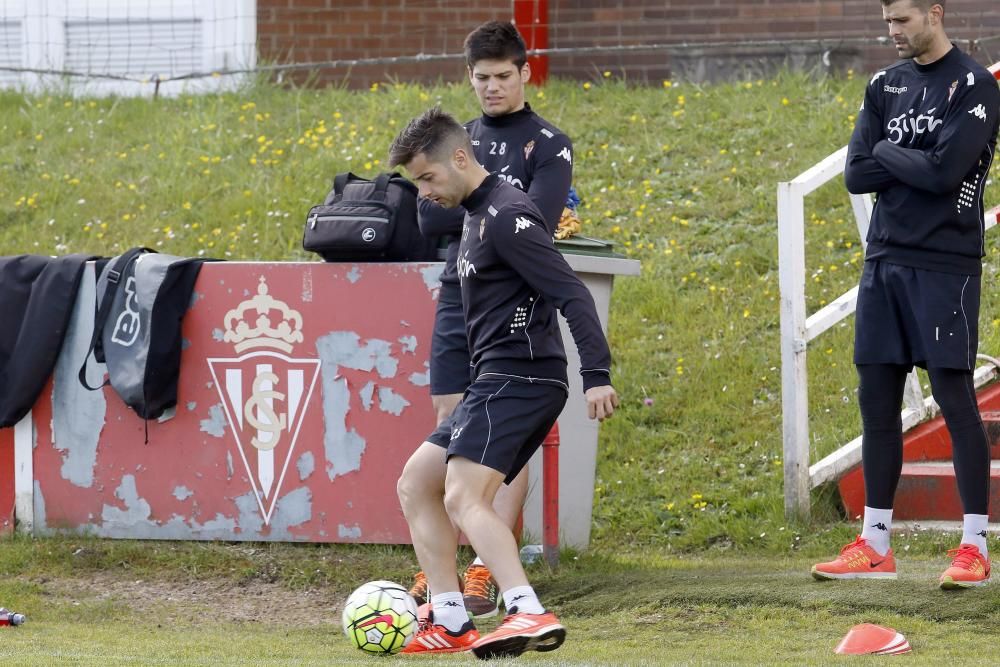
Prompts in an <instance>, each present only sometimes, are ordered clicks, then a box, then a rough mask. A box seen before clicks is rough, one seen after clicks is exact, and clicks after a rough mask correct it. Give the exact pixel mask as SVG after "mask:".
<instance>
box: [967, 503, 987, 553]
mask: <svg viewBox="0 0 1000 667" xmlns="http://www.w3.org/2000/svg"><path fill="white" fill-rule="evenodd" d="M989 521H990V517H989V515H988V514H965V515H963V516H962V544H975V545H976V546H977V547H979V553H981V554H983V557H984V558H985V557H986V555H987V551H986V524H987V523H989Z"/></svg>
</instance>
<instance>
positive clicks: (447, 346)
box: [405, 21, 573, 618]
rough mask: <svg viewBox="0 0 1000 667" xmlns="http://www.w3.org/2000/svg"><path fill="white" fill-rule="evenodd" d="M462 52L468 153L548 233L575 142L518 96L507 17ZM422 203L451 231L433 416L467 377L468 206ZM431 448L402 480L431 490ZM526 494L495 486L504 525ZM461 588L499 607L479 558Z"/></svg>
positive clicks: (440, 418)
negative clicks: (530, 206)
mask: <svg viewBox="0 0 1000 667" xmlns="http://www.w3.org/2000/svg"><path fill="white" fill-rule="evenodd" d="M465 56H466V64H467V65H468V72H469V80H470V81H471V82H472V87H473V89H474V90H475V92H476V96H477V97H478V99H479V104H480V106H481V107H482V110H483V115H482V116H481V117H479V118H476V119H475V120H472V121H470V122H468V123H466V125H465V128H466V130H468V132H469V135H470V136H471V137H472V149H473V151H474V152H475V157H476V159H477V160H478V161H479V163H480V164H481V165H483V166H484V167H485V168H486V169H487V171H489V172H491V173H493V174H496V175H497V176H499V177H500V178H502V179H504V180H505V181H507V182H508V183H510V184H511V185H514V186H515V187H517V188H518V189H520V190H523V191H525V192H526V193H527V194H528V197H530V198H531V200H532V202H534V204H535V206H537V207H538V210H539V211H540V212H541V214H542V217H541V222H542V223H543V224H544V225H545V227H546V229H548V231H549V233H550V234H551V233H553V232H555V229H556V227H557V225H558V224H559V218H560V215H561V214H562V212H563V206H564V204H565V202H566V196H567V193H568V192H569V188H570V182H571V180H572V177H573V153H572V151H573V147H572V145H571V144H570V141H569V138H568V137H567V136H566V135H565V134H563V133H562V132H561V131H560V130H559V129H558V128H557V127H555V126H554V125H552V124H551V123H548V122H546V121H545V119H543V118H541V117H540V116H538V115H537V114H536V113H534V112H533V111H532V110H531V107H530V106H529V105H528V104H527V103H526V102H525V100H524V84H525V82H527V81H528V79H529V78H530V76H531V70H530V67H529V66H528V63H527V50H526V47H525V44H524V40H523V39H521V35H519V34H518V32H517V29H516V28H515V27H514V26H513V25H512V24H511V23H509V22H506V23H504V22H500V21H493V22H490V23H485V24H483V25H481V26H479V27H478V28H476V29H475V30H474V31H472V32H471V33H470V34H469V36H468V37H467V38H466V40H465ZM419 207H420V208H419V222H420V229H421V231H423V232H424V234H426V235H428V236H442V235H443V236H447V237H449V238H450V242H449V245H448V257H447V262H446V263H445V269H444V273H443V274H442V275H441V291H440V293H439V296H438V306H437V312H436V313H435V318H434V336H433V338H432V341H431V362H430V379H431V400H432V401H433V402H434V409H435V412H436V413H437V423H438V424H440V423H442V422H444V421H445V420H446V419H448V417H450V416H451V413H452V412H453V411H454V410H455V406H456V405H458V402H459V401H460V400H461V398H462V393H463V392H465V390H466V388H467V387H468V386H469V383H470V382H471V381H472V380H471V377H470V374H471V372H472V369H471V368H470V366H469V343H468V340H467V339H466V335H465V318H464V316H463V314H462V295H461V292H460V290H459V285H458V273H457V272H456V269H455V264H456V258H457V256H458V243H459V237H460V235H461V233H462V220H463V219H464V217H465V212H464V211H463V210H462V209H461V208H453V209H446V208H444V207H442V206H439V205H438V204H436V203H435V202H433V201H431V200H429V199H426V198H421V199H420V201H419ZM439 444H442V445H447V442H444V443H439ZM435 449H436V448H435ZM438 454H439V452H438V451H434V452H433V454H432V456H430V457H417V458H416V459H414V460H413V461H412V465H411V466H410V467H409V468H407V470H406V474H405V480H406V483H407V484H410V485H412V486H413V487H419V486H424V487H427V488H429V489H433V488H434V487H435V486H437V484H438V483H439V480H441V479H443V478H444V473H445V467H444V460H443V459H442V458H441V457H440V456H438ZM527 493H528V470H527V468H525V469H524V470H523V471H522V472H521V473H520V474H519V475H518V476H517V478H516V479H514V480H513V481H512V482H511V483H510V485H508V486H504V487H503V488H501V489H500V491H499V492H498V493H497V498H496V500H495V502H494V507H495V508H496V510H497V513H498V514H500V516H501V518H502V519H503V520H504V523H505V524H507V526H508V527H509V528H511V529H513V528H514V526H515V524H516V523H517V520H518V518H519V516H520V514H521V508H522V507H523V505H524V499H525V496H526V495H527ZM463 591H464V595H463V604H464V605H465V607H466V608H467V609H468V610H469V612H471V613H472V615H473V617H474V618H483V617H488V616H494V615H496V613H497V587H496V582H495V581H494V580H493V578H492V576H491V575H490V571H489V569H488V568H487V567H486V566H485V565H484V564H483V562H482V559H481V558H478V557H477V558H476V559H475V560H474V561H473V562H472V564H471V565H469V567H468V568H467V569H466V570H465V573H464V575H463ZM410 594H411V595H413V597H414V598H415V599H416V600H417V602H418V604H423V603H424V602H425V601H429V599H430V596H429V595H428V591H427V578H426V577H425V576H424V573H423V572H420V573H418V574H417V575H416V578H415V583H414V585H413V587H412V588H411V590H410Z"/></svg>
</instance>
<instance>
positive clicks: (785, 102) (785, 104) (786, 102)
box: [781, 97, 790, 107]
mask: <svg viewBox="0 0 1000 667" xmlns="http://www.w3.org/2000/svg"><path fill="white" fill-rule="evenodd" d="M781 104H782V106H786V107H787V106H788V105H789V104H790V102H789V101H788V98H787V97H782V98H781Z"/></svg>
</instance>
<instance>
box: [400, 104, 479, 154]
mask: <svg viewBox="0 0 1000 667" xmlns="http://www.w3.org/2000/svg"><path fill="white" fill-rule="evenodd" d="M455 148H464V149H466V151H468V153H469V155H470V156H471V155H473V152H472V141H471V140H470V139H469V133H468V132H467V131H466V130H465V128H464V127H462V126H461V125H460V124H459V122H458V121H457V120H455V117H454V116H452V115H451V114H449V113H445V112H444V111H442V110H441V107H433V108H431V109H428V110H427V111H425V112H423V113H422V114H420V115H419V116H417V117H416V118H414V119H413V120H411V121H410V122H409V123H407V125H406V127H404V128H403V130H402V131H401V132H400V133H399V134H398V135H396V138H395V139H394V140H393V142H392V146H390V147H389V167H390V168H391V167H396V166H399V165H406V164H409V163H410V162H411V161H412V160H413V158H415V157H416V156H417V155H419V154H421V153H424V154H425V155H427V157H428V158H430V159H432V160H434V161H440V160H441V159H442V158H443V157H444V153H445V152H446V151H448V150H449V149H452V150H454V149H455Z"/></svg>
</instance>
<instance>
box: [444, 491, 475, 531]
mask: <svg viewBox="0 0 1000 667" xmlns="http://www.w3.org/2000/svg"><path fill="white" fill-rule="evenodd" d="M481 503H482V498H479V497H477V496H476V494H474V493H470V492H469V491H468V489H466V488H465V487H463V486H461V485H452V486H449V487H448V488H447V489H446V490H445V492H444V508H445V510H446V511H447V512H448V516H449V517H451V520H452V521H454V522H455V523H456V524H458V525H459V526H460V527H461V526H462V525H464V523H465V521H466V518H467V517H468V516H469V515H470V514H471V513H473V512H476V511H477V510H478V505H479V504H481Z"/></svg>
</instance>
